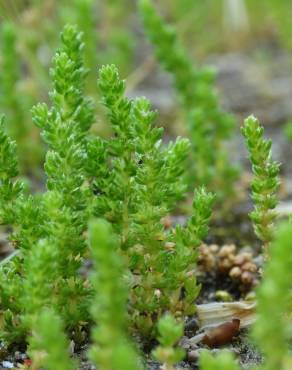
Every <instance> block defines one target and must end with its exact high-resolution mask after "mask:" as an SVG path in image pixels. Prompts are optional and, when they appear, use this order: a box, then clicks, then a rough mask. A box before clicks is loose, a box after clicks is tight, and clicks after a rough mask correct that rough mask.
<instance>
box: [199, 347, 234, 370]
mask: <svg viewBox="0 0 292 370" xmlns="http://www.w3.org/2000/svg"><path fill="white" fill-rule="evenodd" d="M200 369H201V370H239V367H238V365H237V364H236V363H235V361H234V359H233V356H232V354H231V353H230V352H228V351H222V352H221V353H220V354H218V355H217V356H212V355H211V354H210V352H208V351H204V352H203V353H202V354H201V357H200Z"/></svg>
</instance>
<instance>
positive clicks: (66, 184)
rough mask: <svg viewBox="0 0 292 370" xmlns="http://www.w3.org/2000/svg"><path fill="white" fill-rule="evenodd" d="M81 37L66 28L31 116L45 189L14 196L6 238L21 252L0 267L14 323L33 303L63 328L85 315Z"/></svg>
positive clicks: (88, 119) (29, 313)
mask: <svg viewBox="0 0 292 370" xmlns="http://www.w3.org/2000/svg"><path fill="white" fill-rule="evenodd" d="M80 37H81V36H80V34H79V33H78V31H77V30H76V28H75V27H72V26H67V27H65V29H64V32H63V34H62V47H61V49H60V50H59V51H58V52H57V54H56V57H55V59H54V67H53V69H52V78H53V84H54V89H53V91H52V93H51V98H52V108H51V109H50V110H49V109H48V107H47V106H46V105H45V104H40V105H38V106H36V107H35V108H34V109H33V118H34V121H35V122H36V124H37V125H38V126H39V127H40V128H41V129H42V136H43V137H44V139H45V141H46V143H47V144H48V147H49V151H48V153H47V156H46V162H45V171H46V174H47V187H48V190H47V192H46V193H44V194H43V195H37V196H30V197H28V198H25V197H24V196H22V197H20V196H19V197H18V198H17V202H16V204H15V205H14V209H13V211H14V213H15V215H14V219H13V220H12V221H13V226H15V232H14V233H13V235H12V240H13V243H14V245H15V246H17V247H18V248H20V250H21V255H20V258H16V259H13V260H11V261H10V262H9V263H8V264H7V265H5V267H4V268H3V269H2V270H1V285H2V291H1V295H2V297H1V306H2V309H3V310H4V312H6V313H5V315H7V312H8V311H7V310H11V311H14V313H15V314H19V315H20V316H19V317H18V319H17V323H18V324H21V323H22V321H23V323H24V327H25V328H27V329H28V328H29V326H30V325H31V323H34V321H35V320H34V317H35V315H37V313H38V311H39V309H40V307H42V306H44V305H47V304H49V303H50V304H51V305H52V306H54V310H55V311H56V312H57V313H58V314H59V315H61V318H62V320H63V321H64V323H65V325H66V327H68V326H69V327H73V326H76V325H78V323H79V321H86V320H87V317H88V313H87V310H86V309H85V307H86V303H87V298H88V288H87V287H86V285H84V282H83V279H82V278H81V276H79V275H78V269H79V268H80V266H81V263H82V258H83V255H84V253H85V251H86V248H87V247H86V241H85V237H84V235H83V234H84V232H85V230H86V228H87V218H88V212H87V204H88V203H87V197H88V195H87V192H86V187H85V186H83V185H84V183H85V172H86V171H85V163H86V160H87V156H86V150H85V148H86V144H85V141H86V140H85V136H86V135H87V131H88V129H89V128H90V125H91V123H92V120H93V115H92V109H91V104H90V102H89V101H88V100H87V99H85V98H84V97H83V86H84V78H85V70H84V68H83V65H82V56H81V55H82V54H81V51H82V42H81V39H80ZM3 140H4V141H3V145H2V146H1V148H3V150H5V153H3V154H5V155H6V156H7V154H8V155H10V157H11V160H10V163H9V166H10V167H8V170H9V172H8V173H7V175H6V177H7V178H4V180H5V181H6V182H8V183H9V184H11V181H12V180H11V177H13V176H15V175H16V170H15V169H14V167H15V165H14V163H15V160H13V155H14V156H15V153H14V154H12V153H11V154H10V152H12V150H13V144H12V143H10V142H9V140H8V139H7V138H6V139H5V136H4V139H3ZM5 140H6V142H7V143H8V144H7V143H6V144H5ZM9 148H10V149H9ZM3 157H4V155H3ZM7 159H9V157H7ZM4 164H5V163H4ZM7 164H8V163H7ZM13 166H14V167H13ZM3 168H5V167H3ZM12 169H13V171H12ZM8 170H7V171H8ZM8 177H9V178H8ZM4 184H5V182H4ZM9 186H10V188H11V185H9ZM4 190H5V189H3V191H4ZM7 204H8V205H9V203H7ZM5 207H6V204H5V205H4V206H3V211H2V212H5V215H9V213H8V212H6V210H5ZM7 221H10V220H7ZM22 259H23V262H22ZM21 262H22V263H21ZM11 271H13V272H14V274H13V273H11ZM7 274H8V277H9V278H11V281H10V285H11V287H10V288H8V287H7V286H6V285H7V284H6V281H5V278H6V275H7ZM19 284H21V286H22V289H21V287H19ZM9 294H10V300H8V299H7V296H8V295H9ZM68 302H70V304H69V305H68ZM22 319H23V320H22ZM9 320H10V319H9V317H8V318H7V320H4V323H5V324H4V330H3V332H2V334H3V338H5V339H7V340H9V331H10V330H9V328H10V326H11V325H10V323H9ZM5 326H6V327H7V328H6V329H7V330H6V329H5ZM15 326H17V325H15ZM23 330H26V329H24V328H21V327H20V328H19V332H20V334H21V333H22V332H23ZM14 331H15V332H17V329H16V328H15V330H14ZM5 333H6V334H7V336H6V334H5Z"/></svg>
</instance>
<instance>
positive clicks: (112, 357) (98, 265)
mask: <svg viewBox="0 0 292 370" xmlns="http://www.w3.org/2000/svg"><path fill="white" fill-rule="evenodd" d="M89 234H90V235H89V240H90V245H91V251H92V256H93V260H94V264H95V273H94V274H92V277H91V281H92V285H93V287H94V290H95V292H96V296H95V298H94V301H93V305H92V316H93V319H94V320H95V321H96V323H97V326H96V328H95V329H94V330H93V341H94V344H93V346H92V348H91V350H90V358H91V359H92V361H93V362H94V363H95V364H96V365H97V366H98V368H100V369H103V370H138V369H141V365H140V364H139V360H138V357H137V355H136V353H135V350H134V348H133V346H132V345H131V344H130V342H129V340H128V338H127V336H128V334H127V330H128V318H127V316H126V301H127V295H128V289H127V287H126V285H125V282H124V281H123V280H124V276H123V275H124V274H125V273H126V270H125V267H124V266H123V264H122V259H121V256H120V255H119V242H118V239H117V238H116V236H115V235H114V234H113V229H112V227H111V225H110V224H108V223H107V222H106V221H104V220H97V221H93V222H92V223H91V225H90V228H89Z"/></svg>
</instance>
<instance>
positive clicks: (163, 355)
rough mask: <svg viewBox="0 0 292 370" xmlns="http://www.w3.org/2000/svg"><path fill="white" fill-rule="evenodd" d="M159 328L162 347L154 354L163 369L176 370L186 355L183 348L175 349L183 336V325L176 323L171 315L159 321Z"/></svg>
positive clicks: (159, 339)
mask: <svg viewBox="0 0 292 370" xmlns="http://www.w3.org/2000/svg"><path fill="white" fill-rule="evenodd" d="M157 326H158V333H159V337H158V341H159V343H160V345H159V346H158V347H157V348H156V349H155V350H154V351H153V352H152V354H153V356H154V357H155V358H156V359H157V360H158V361H160V362H161V363H162V364H163V369H165V370H174V365H175V364H176V363H177V362H179V361H180V360H182V359H183V358H184V355H185V352H184V351H183V350H182V349H181V348H176V347H175V345H176V344H177V342H178V341H179V339H180V338H181V337H182V335H183V332H184V327H183V324H182V323H178V322H176V320H175V319H174V318H173V317H172V316H171V315H165V316H163V317H162V318H161V319H160V320H159V322H158V325H157Z"/></svg>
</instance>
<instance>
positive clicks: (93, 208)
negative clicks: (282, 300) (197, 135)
mask: <svg viewBox="0 0 292 370" xmlns="http://www.w3.org/2000/svg"><path fill="white" fill-rule="evenodd" d="M82 50H83V43H82V38H81V34H80V33H79V32H78V30H77V29H76V27H74V26H66V27H65V28H64V31H63V33H62V35H61V47H60V49H59V50H58V51H57V53H56V56H55V58H54V59H53V68H52V69H51V77H52V82H53V89H52V92H51V93H50V98H51V107H50V108H49V107H48V106H47V105H46V104H38V105H37V106H35V107H34V108H33V110H32V112H33V121H34V122H35V124H36V125H37V126H38V127H39V128H40V129H41V134H42V137H43V139H44V140H45V142H46V144H47V147H48V152H47V154H46V159H45V166H44V167H45V173H46V176H47V189H46V191H45V192H44V193H42V194H36V195H29V196H27V194H26V193H25V192H24V191H23V189H22V185H21V183H19V182H18V181H17V180H14V177H15V176H16V175H17V164H16V153H15V150H16V148H15V145H14V143H13V142H12V141H11V140H10V139H9V138H8V137H7V135H6V134H5V133H4V129H3V127H2V126H3V125H2V126H1V127H0V144H1V150H0V164H2V167H1V171H0V176H1V177H0V180H1V182H0V185H1V188H0V189H1V192H2V193H3V199H6V200H7V201H6V202H2V203H0V206H1V208H0V214H1V215H2V217H3V220H2V222H3V223H6V224H10V225H12V227H13V232H12V235H11V237H10V239H11V240H12V242H13V244H14V245H15V247H16V248H18V249H19V252H18V253H17V254H16V255H14V257H12V258H11V259H10V260H7V261H5V263H4V264H2V265H1V266H0V287H1V289H0V307H1V314H2V315H3V320H2V321H1V324H0V325H1V332H0V335H1V339H3V340H4V341H5V342H7V343H11V342H16V341H23V340H24V338H26V337H27V336H28V335H29V334H30V333H31V331H32V330H35V328H36V326H37V325H38V322H39V320H40V310H42V308H48V309H49V310H51V311H50V312H53V315H57V316H58V317H59V318H60V320H61V322H62V323H63V325H64V328H65V329H66V331H67V332H68V334H69V335H72V333H73V332H74V333H75V336H76V333H77V332H80V331H82V328H84V326H86V325H87V323H88V321H90V315H89V311H90V304H91V301H92V293H93V291H92V290H93V288H96V289H97V290H98V292H97V293H98V294H99V296H98V301H99V302H100V304H101V306H99V305H98V304H96V306H95V307H97V311H95V313H94V315H95V316H94V319H96V320H98V324H99V326H98V328H97V329H96V331H97V332H99V331H102V332H103V331H105V330H106V329H105V328H107V327H108V325H110V324H111V323H110V318H109V317H110V316H111V318H113V317H115V316H116V319H117V320H118V321H117V322H116V326H117V330H118V332H117V335H118V338H122V336H124V330H122V328H124V326H125V323H126V321H125V320H126V314H125V313H124V312H123V309H122V303H123V302H125V301H126V300H127V291H125V292H123V288H122V287H123V286H124V284H127V285H128V286H129V291H128V306H127V308H128V311H129V314H130V315H131V322H130V323H129V327H130V328H131V330H133V331H137V332H138V334H141V335H143V334H144V335H146V338H147V339H149V337H152V338H153V337H154V336H155V327H156V322H157V321H158V320H159V318H160V317H161V316H163V315H164V314H165V313H166V312H167V313H171V314H173V315H174V316H175V317H176V318H183V317H184V316H185V315H191V314H192V313H194V311H195V304H194V301H195V298H196V297H197V295H198V292H199V288H200V287H199V285H198V284H197V282H196V278H195V271H196V260H197V247H198V246H199V244H200V243H201V241H202V239H203V238H204V237H205V236H206V233H207V231H208V222H209V219H210V217H211V209H212V204H213V201H214V195H213V194H211V193H208V192H207V191H205V189H204V188H200V189H198V190H196V191H195V195H194V202H193V215H192V217H191V218H190V219H189V220H188V221H187V222H186V225H185V226H184V227H182V226H178V227H175V228H173V229H169V230H166V229H165V226H164V225H163V221H162V219H163V218H164V217H165V216H167V215H168V214H169V212H171V211H172V210H174V209H175V208H176V206H177V202H178V201H179V200H181V199H183V197H184V196H185V193H186V189H187V186H186V184H185V173H184V168H185V167H184V162H185V160H186V158H187V155H188V150H189V146H190V144H189V141H188V140H187V139H181V138H178V139H177V140H176V141H175V142H171V143H169V144H163V143H162V130H161V129H160V128H158V127H155V126H154V124H153V123H154V122H153V121H154V117H155V114H154V112H152V111H151V109H150V103H149V102H148V101H147V100H146V99H145V98H139V99H135V100H130V99H128V98H126V97H125V82H124V81H122V80H121V79H120V78H119V74H118V71H117V68H116V67H115V66H112V65H107V66H104V67H102V68H101V70H100V74H99V80H98V86H99V88H100V91H101V95H102V102H103V104H104V105H105V106H106V108H107V111H108V114H109V121H110V123H111V128H112V131H113V137H112V138H109V139H108V140H104V139H101V138H100V137H94V136H91V134H90V132H89V129H90V127H91V124H92V122H93V121H94V116H93V109H92V103H91V101H90V100H89V99H87V98H86V97H84V85H85V77H86V74H87V72H86V69H85V68H84V65H83V58H82ZM5 197H6V198H5ZM92 216H93V217H99V218H100V217H102V218H104V219H106V220H107V221H108V222H109V223H111V224H112V229H113V232H115V233H116V235H117V241H116V242H114V241H113V240H111V238H109V240H108V241H107V242H106V238H107V235H108V233H109V231H107V232H106V231H105V230H104V229H106V230H108V229H107V228H108V227H109V226H104V224H102V223H101V224H98V225H99V226H96V228H100V233H101V234H102V233H103V232H104V233H105V234H104V238H103V239H98V237H99V238H101V235H100V236H98V233H97V231H96V232H95V233H93V234H92V235H95V236H94V238H97V239H96V240H97V242H96V246H94V250H95V248H101V246H100V245H99V242H100V243H102V242H104V248H102V249H100V250H99V249H98V250H96V251H95V252H94V253H96V254H94V258H95V259H97V258H99V259H100V262H99V261H96V262H98V272H97V275H96V276H97V279H99V276H100V275H99V273H100V274H104V277H102V279H103V280H102V283H103V284H105V282H104V279H105V278H106V277H109V276H108V274H113V271H112V270H111V269H110V264H111V263H112V264H113V263H116V264H117V266H116V273H117V276H116V280H117V281H118V279H119V278H120V279H121V281H119V282H118V283H117V282H116V283H115V285H116V286H115V287H114V285H113V282H112V281H110V279H109V282H108V283H106V284H105V285H104V287H103V288H102V284H101V282H100V281H99V280H98V283H97V285H96V286H95V284H91V283H90V282H89V281H88V280H87V279H86V278H85V277H84V276H82V275H81V274H80V268H81V267H82V264H83V262H84V260H85V258H87V257H88V255H89V248H88V244H89V243H88V240H87V239H88V220H89V219H90V218H91V217H92ZM102 225H103V226H102ZM103 230H104V231H103ZM107 246H112V247H113V248H114V251H115V253H117V255H116V256H115V255H114V252H112V254H110V255H109V256H107V255H106V254H105V248H106V247H107ZM98 253H104V254H101V255H99V254H98ZM119 255H122V256H123V259H124V260H125V266H126V267H125V268H126V271H127V274H126V276H124V275H123V270H122V268H120V269H119V262H118V256H119ZM102 256H104V258H102ZM106 258H109V259H108V260H107V259H106ZM100 264H101V265H100ZM113 276H115V275H114V274H113ZM114 288H115V289H114ZM108 289H113V290H114V291H115V292H117V295H116V294H114V296H115V299H117V302H116V303H117V304H113V303H112V302H110V300H113V298H110V297H112V295H111V294H110V292H109V291H108ZM118 291H119V292H120V296H119V295H118ZM113 302H115V301H113ZM119 303H120V306H118V304H119ZM103 304H105V305H108V310H109V312H108V313H107V315H109V313H110V314H111V315H110V316H104V317H103V316H102V315H101V310H102V307H103V306H102V305H103ZM118 307H120V308H118ZM98 315H101V316H100V317H97V316H98ZM41 320H42V319H41ZM103 320H104V321H103ZM113 322H115V321H113ZM56 331H57V329H56ZM44 335H45V333H44ZM113 335H115V333H113ZM102 339H104V340H105V342H98V339H97V338H96V336H95V340H96V344H97V346H96V351H95V352H94V353H95V355H94V356H96V357H95V360H96V361H97V362H98V361H101V362H102V361H108V365H107V366H110V365H109V364H110V361H114V358H113V354H111V353H109V354H108V352H107V351H106V353H105V357H103V353H102V351H101V352H100V351H99V349H98V348H99V347H98V346H101V347H102V346H104V347H106V346H109V344H110V343H111V341H112V340H113V338H108V337H106V335H105V336H104V337H102ZM33 340H35V335H33V338H32V341H33ZM117 340H121V348H120V349H119V351H120V356H124V353H125V351H126V348H129V353H130V351H131V349H130V348H131V347H128V344H127V342H124V340H123V339H117ZM44 341H46V339H45V336H44ZM44 350H46V351H48V350H49V349H48V348H47V349H44ZM52 351H55V349H52ZM107 356H108V357H107ZM114 357H115V356H114ZM98 358H99V360H98ZM127 358H128V359H127ZM130 358H131V356H130V355H129V356H128V357H126V358H125V359H121V363H122V361H125V364H127V363H128V362H127V361H130ZM101 362H100V363H101ZM127 366H128V368H129V366H130V365H129V364H128V365H125V368H126V367H127ZM134 366H136V365H135V364H133V365H132V367H133V368H134ZM108 368H109V367H108Z"/></svg>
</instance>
